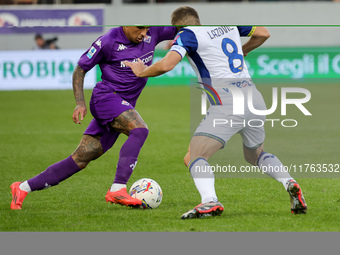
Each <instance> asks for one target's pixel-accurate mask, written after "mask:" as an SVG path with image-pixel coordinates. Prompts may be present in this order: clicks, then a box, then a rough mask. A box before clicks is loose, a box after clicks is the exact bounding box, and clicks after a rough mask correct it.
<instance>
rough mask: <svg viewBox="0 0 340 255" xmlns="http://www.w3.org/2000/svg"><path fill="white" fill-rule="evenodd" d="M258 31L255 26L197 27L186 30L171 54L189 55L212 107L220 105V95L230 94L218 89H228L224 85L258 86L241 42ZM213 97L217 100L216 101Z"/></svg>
mask: <svg viewBox="0 0 340 255" xmlns="http://www.w3.org/2000/svg"><path fill="white" fill-rule="evenodd" d="M254 30H255V27H253V26H239V27H229V26H217V27H210V26H197V27H196V26H195V27H185V28H182V29H181V30H180V31H179V32H178V34H177V36H176V37H175V40H174V44H173V46H172V47H171V50H173V51H176V52H178V53H179V54H180V55H181V56H182V58H183V57H184V56H185V55H187V57H188V60H189V62H190V63H191V66H192V68H193V69H194V71H195V73H196V75H197V78H198V81H199V83H200V84H201V85H202V86H203V87H204V90H205V91H206V92H208V94H209V95H208V94H207V97H208V99H209V101H210V103H211V104H213V105H215V104H219V103H218V98H219V95H221V96H223V94H225V93H224V92H227V91H223V90H221V89H217V88H221V87H224V86H223V84H227V85H233V86H236V87H239V88H244V87H247V86H254V84H253V83H252V81H251V77H250V75H249V72H248V69H247V66H246V65H245V64H244V56H243V51H242V44H241V38H240V36H251V35H252V34H253V32H254ZM215 90H217V91H218V93H216V91H215ZM216 94H217V95H216ZM211 95H212V96H213V97H215V96H217V97H216V98H215V99H216V100H215V99H214V98H210V97H211ZM211 99H212V100H211ZM216 102H217V103H216Z"/></svg>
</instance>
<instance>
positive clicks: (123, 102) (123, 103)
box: [122, 100, 130, 105]
mask: <svg viewBox="0 0 340 255" xmlns="http://www.w3.org/2000/svg"><path fill="white" fill-rule="evenodd" d="M122 105H130V103H129V102H127V101H125V100H123V101H122Z"/></svg>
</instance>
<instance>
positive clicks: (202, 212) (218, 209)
mask: <svg viewBox="0 0 340 255" xmlns="http://www.w3.org/2000/svg"><path fill="white" fill-rule="evenodd" d="M223 210H224V208H223V205H222V204H221V203H220V202H208V203H204V204H203V203H202V204H199V205H198V206H196V207H195V208H194V209H192V210H190V211H188V212H186V213H184V214H183V215H182V217H181V219H183V220H185V219H196V218H204V217H208V216H221V214H222V213H223Z"/></svg>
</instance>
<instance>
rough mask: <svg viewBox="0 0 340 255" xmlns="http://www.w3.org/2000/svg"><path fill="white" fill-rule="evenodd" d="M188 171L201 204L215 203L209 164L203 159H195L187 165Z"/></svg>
mask: <svg viewBox="0 0 340 255" xmlns="http://www.w3.org/2000/svg"><path fill="white" fill-rule="evenodd" d="M189 171H190V173H191V176H192V178H193V179H194V182H195V185H196V188H197V190H198V192H199V193H200V195H201V200H202V203H207V202H210V201H214V202H217V201H218V200H217V196H216V192H215V176H214V172H211V168H210V165H209V163H208V162H207V161H206V160H205V159H204V158H197V159H195V160H193V161H192V162H190V163H189Z"/></svg>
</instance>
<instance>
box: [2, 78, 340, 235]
mask: <svg viewBox="0 0 340 255" xmlns="http://www.w3.org/2000/svg"><path fill="white" fill-rule="evenodd" d="M304 87H305V88H307V89H309V90H310V91H311V94H312V99H311V101H310V102H309V103H308V104H306V107H307V108H308V109H309V110H310V111H311V113H312V114H313V116H311V117H305V116H303V115H302V114H301V113H299V111H294V109H291V111H292V114H293V117H295V118H296V119H298V121H299V125H298V127H296V128H291V129H287V128H282V127H275V128H267V129H266V132H267V137H266V142H265V150H266V151H269V152H272V153H274V154H276V155H277V156H278V157H279V158H280V159H281V161H282V162H283V163H284V164H291V163H293V164H304V163H308V164H313V163H314V164H316V163H327V164H336V163H337V164H339V163H340V161H339V144H340V136H339V126H340V115H339V109H340V107H339V106H340V103H339V99H338V96H339V94H340V86H338V85H327V84H318V85H316V84H314V85H313V84H310V85H308V86H307V85H306V86H304ZM258 88H259V89H260V90H261V91H262V92H263V94H264V97H265V99H266V101H268V102H270V98H271V96H270V95H271V86H269V85H263V86H258ZM85 93H86V98H87V102H89V98H90V95H91V91H86V92H85ZM189 95H190V92H189V88H188V87H185V86H174V87H147V88H146V89H145V90H144V92H143V93H142V95H141V97H140V100H139V102H138V104H137V107H136V108H137V110H138V111H139V113H140V114H141V115H142V117H143V118H144V120H145V121H146V123H147V124H148V126H149V129H150V134H149V137H148V139H147V141H146V143H145V146H144V147H143V149H142V151H141V154H140V157H139V161H138V165H137V167H136V168H135V170H134V173H133V175H132V177H131V179H130V181H129V183H128V187H130V185H131V184H132V183H133V182H134V181H136V180H137V179H139V178H142V177H149V178H152V179H155V180H156V181H157V182H158V183H159V184H160V185H161V187H162V189H163V193H164V196H163V201H162V203H161V205H160V206H159V207H158V208H156V209H153V210H137V209H131V208H126V207H123V206H119V205H112V204H107V203H105V199H104V196H105V194H106V192H107V190H108V188H109V187H110V185H111V184H112V181H113V179H114V174H115V166H116V163H117V158H118V153H119V149H120V147H121V145H122V144H123V142H124V141H125V139H126V138H125V137H124V136H123V135H122V136H121V137H120V138H119V139H118V142H117V143H116V144H115V146H114V147H113V148H112V149H111V150H110V151H108V152H107V153H106V154H105V155H103V156H102V157H101V158H99V159H98V160H96V161H94V162H92V163H91V164H90V165H89V166H88V167H87V168H86V169H84V170H83V171H81V172H79V173H77V174H76V175H74V176H73V177H71V178H69V179H67V180H66V181H64V182H62V183H61V184H59V185H58V186H56V187H52V188H49V189H47V190H43V191H38V192H33V193H31V194H29V195H28V196H27V198H26V199H25V201H24V204H23V210H22V211H11V210H10V207H9V206H10V202H11V194H10V189H9V186H10V184H11V183H12V182H14V181H23V180H26V179H28V178H31V177H33V176H35V175H37V174H38V173H40V172H41V171H44V170H45V169H46V167H48V166H49V165H51V164H53V163H55V162H57V161H59V160H62V159H64V158H66V157H68V156H69V155H70V154H71V153H72V151H73V150H74V149H75V148H76V146H77V145H78V142H79V140H80V138H81V136H82V133H83V131H84V130H85V128H86V126H87V124H88V123H89V121H90V120H91V114H90V113H88V115H87V116H86V118H85V119H84V121H83V123H82V124H81V125H75V124H74V123H73V121H72V118H71V116H72V113H73V109H74V106H75V104H74V99H73V94H72V91H1V92H0V116H1V124H0V139H1V143H0V177H1V178H0V194H1V196H0V231H2V232H7V231H39V232H45V231H71V232H73V231H92V232H94V231H110V232H111V231H112V232H120V231H124V232H130V231H133V232H134V231H143V232H144V231H156V232H158V231H161V232H167V231H171V232H174V231H176V232H177V231H180V232H182V231H185V232H201V231H202V232H203V231H207V232H208V231H231V232H234V231H241V232H252V231H256V232H257V231H261V232H262V231H275V232H281V231H327V232H328V231H340V227H339V224H338V223H339V221H338V220H339V217H340V195H339V194H340V184H339V181H340V180H339V179H338V178H310V177H313V175H312V174H308V178H303V175H299V176H298V178H297V180H298V181H299V183H300V185H301V186H302V189H303V191H304V193H305V198H306V201H307V203H308V214H307V215H292V214H291V213H290V203H289V196H288V193H287V192H286V191H284V189H283V187H282V185H281V184H280V183H278V182H276V181H275V180H272V179H270V178H217V179H216V190H217V195H218V197H219V200H220V201H221V202H222V204H223V205H224V206H225V211H224V213H223V214H222V216H221V217H214V218H206V219H202V220H197V219H195V220H181V219H180V216H181V214H182V213H184V212H186V211H187V210H189V209H191V208H193V207H194V206H196V205H197V204H198V203H199V202H200V197H199V194H198V192H197V191H196V188H195V186H194V183H193V181H192V179H191V177H190V176H189V172H188V170H187V169H186V168H185V166H184V164H183V160H182V159H183V156H184V155H185V153H186V151H187V147H188V144H189V141H190V109H189V105H190V102H189V98H190V96H189ZM288 111H290V109H288ZM281 118H282V117H281ZM222 153H225V160H226V163H230V164H232V165H235V166H241V165H245V164H246V163H245V161H244V160H243V156H242V146H241V138H240V136H235V137H233V138H232V139H231V140H230V141H229V142H228V144H227V146H226V148H225V149H224V150H223V151H222ZM292 175H293V176H294V173H293V174H292ZM338 175H339V174H338ZM259 177H261V176H259ZM333 177H334V176H333Z"/></svg>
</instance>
